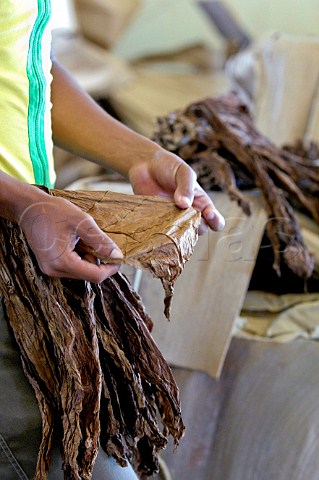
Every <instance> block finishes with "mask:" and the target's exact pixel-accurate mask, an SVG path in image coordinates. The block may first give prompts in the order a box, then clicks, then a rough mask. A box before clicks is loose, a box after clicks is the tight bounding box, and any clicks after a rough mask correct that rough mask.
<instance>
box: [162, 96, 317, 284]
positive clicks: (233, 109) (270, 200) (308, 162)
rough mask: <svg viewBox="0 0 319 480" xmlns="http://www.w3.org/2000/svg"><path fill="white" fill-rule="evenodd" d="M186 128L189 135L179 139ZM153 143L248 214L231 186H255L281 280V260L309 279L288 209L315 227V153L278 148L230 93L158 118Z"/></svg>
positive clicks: (309, 264)
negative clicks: (303, 215) (297, 211)
mask: <svg viewBox="0 0 319 480" xmlns="http://www.w3.org/2000/svg"><path fill="white" fill-rule="evenodd" d="M173 119H175V122H176V129H175V128H174V122H173V121H172V120H173ZM185 119H186V120H185ZM184 123H185V125H186V129H185V130H184V131H185V132H187V135H186V134H185V136H184V138H183V136H182V135H181V132H183V124H184ZM176 133H177V135H176ZM154 139H155V140H156V141H157V142H158V143H160V144H161V145H162V146H164V147H165V148H168V149H169V150H171V151H173V152H175V153H176V154H178V155H180V156H181V157H182V158H184V160H186V161H187V162H188V163H189V164H190V165H191V166H192V167H193V168H194V170H195V171H196V172H197V174H198V180H199V183H201V185H202V186H203V188H204V189H206V190H211V189H215V188H216V187H218V188H220V189H222V190H224V191H226V192H228V194H229V196H230V198H231V199H235V200H237V203H238V204H239V205H240V206H241V207H242V208H243V210H244V211H246V213H248V211H249V204H247V202H245V201H243V197H242V195H241V194H240V192H239V191H238V190H237V188H236V186H235V185H234V177H235V180H236V184H237V187H239V188H251V187H254V186H257V187H259V188H260V190H261V191H262V193H263V195H264V200H265V207H266V209H267V212H268V215H269V222H268V224H267V232H268V235H269V239H270V241H271V244H272V247H273V251H274V264H273V266H274V269H275V270H276V272H277V273H278V275H280V271H281V269H280V263H281V262H282V261H283V262H285V263H286V264H287V266H288V267H289V268H290V269H291V270H292V271H293V272H294V273H295V274H296V275H298V276H300V277H301V278H303V279H308V278H309V277H310V276H311V275H312V272H313V269H314V259H313V256H312V255H311V254H310V253H309V252H308V250H307V248H306V246H305V244H304V242H303V239H302V235H301V231H300V227H299V223H298V220H297V218H296V216H295V214H294V211H293V208H292V206H297V207H300V208H302V209H305V210H306V211H308V212H309V214H310V215H311V216H312V217H313V218H314V220H315V221H317V222H319V168H318V162H317V161H316V160H314V159H313V157H314V156H315V155H316V154H317V152H318V150H316V149H315V148H314V146H312V147H311V155H312V158H311V159H305V158H304V156H298V155H297V154H296V152H297V153H298V149H297V148H296V149H295V151H294V150H293V149H288V148H283V149H280V148H277V147H276V146H275V145H273V144H272V143H271V142H270V140H268V139H267V138H266V137H264V136H263V135H262V134H261V133H260V132H258V131H257V130H256V129H255V127H254V124H253V120H252V118H251V117H250V115H249V113H248V110H247V108H246V106H245V105H244V104H243V103H242V101H241V100H240V99H239V98H238V97H236V96H235V95H232V94H228V95H223V96H221V97H217V98H206V99H204V100H202V101H198V102H194V103H192V104H191V105H189V106H188V107H187V108H185V109H184V110H178V111H176V112H175V113H174V112H173V113H172V112H171V113H170V114H169V115H168V116H167V117H162V118H160V119H159V120H158V123H157V127H156V131H155V134H154ZM298 148H299V152H300V147H298ZM221 159H223V161H224V162H225V163H227V165H228V166H229V168H225V165H224V162H222V161H221Z"/></svg>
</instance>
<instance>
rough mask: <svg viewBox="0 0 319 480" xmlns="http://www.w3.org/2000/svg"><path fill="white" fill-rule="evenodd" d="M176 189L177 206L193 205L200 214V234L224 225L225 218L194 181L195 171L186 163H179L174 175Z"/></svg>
mask: <svg viewBox="0 0 319 480" xmlns="http://www.w3.org/2000/svg"><path fill="white" fill-rule="evenodd" d="M175 181H176V190H175V193H174V200H175V203H176V205H177V206H178V207H180V208H188V207H190V206H191V205H193V207H194V208H196V210H198V211H200V212H201V214H202V220H203V221H202V222H201V225H200V227H199V234H200V235H202V234H203V233H205V232H206V231H207V229H208V228H211V229H212V230H214V231H220V230H222V229H223V228H224V226H225V219H224V217H223V216H222V215H221V214H220V213H219V211H218V210H217V208H216V207H215V205H214V204H213V202H212V201H211V199H210V198H209V196H208V195H207V194H206V193H205V192H204V190H203V189H202V188H201V187H200V186H199V185H198V183H197V182H196V174H195V172H194V171H193V170H192V169H191V168H190V167H189V166H188V165H186V164H184V163H181V164H180V165H179V167H178V169H177V171H176V175H175Z"/></svg>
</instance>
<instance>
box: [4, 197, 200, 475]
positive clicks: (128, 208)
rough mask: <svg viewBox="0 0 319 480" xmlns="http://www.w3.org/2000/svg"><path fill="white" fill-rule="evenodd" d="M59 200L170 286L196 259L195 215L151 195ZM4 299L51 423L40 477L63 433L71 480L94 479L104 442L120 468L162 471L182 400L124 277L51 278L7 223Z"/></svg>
mask: <svg viewBox="0 0 319 480" xmlns="http://www.w3.org/2000/svg"><path fill="white" fill-rule="evenodd" d="M50 193H51V194H54V195H61V196H66V197H67V198H69V199H70V200H71V201H73V202H74V203H76V204H78V205H79V206H80V207H81V208H83V209H84V210H86V211H89V212H90V213H91V214H92V215H93V216H94V217H96V220H97V221H98V223H99V224H100V225H101V226H102V227H103V229H105V230H106V231H107V232H108V233H110V231H111V230H113V231H114V232H115V234H114V235H115V237H113V238H114V239H115V240H116V242H117V243H118V244H119V246H121V248H122V249H123V251H124V256H125V261H128V262H131V261H132V264H135V265H139V266H142V267H143V268H147V269H150V270H151V271H152V273H153V274H155V275H158V276H159V277H160V278H161V279H162V281H163V282H164V283H165V282H168V283H169V282H173V281H174V280H175V279H176V277H177V276H178V274H179V273H180V272H181V270H182V268H183V266H184V263H185V261H186V260H187V259H188V258H189V256H190V255H191V253H192V250H193V247H194V244H195V242H196V239H197V226H198V221H199V215H198V214H197V213H196V212H195V211H193V209H190V210H189V211H180V210H178V209H176V207H174V205H173V204H172V203H170V202H166V201H165V200H164V201H163V200H161V199H158V200H156V199H154V198H152V197H151V198H144V197H133V198H131V197H130V198H128V197H126V196H123V195H118V194H114V195H113V194H110V193H107V194H105V193H95V192H58V191H50ZM113 199H114V200H113ZM152 208H153V209H152ZM148 209H150V210H148ZM148 211H149V212H150V211H152V213H151V216H148V219H147V212H148ZM155 211H156V215H155V214H154V212H155ZM112 219H113V220H112ZM135 219H136V223H135ZM160 219H162V220H160ZM155 223H156V225H157V227H156V228H154V224H155ZM128 225H131V227H129V226H128ZM121 229H122V231H121ZM143 232H144V233H143ZM151 232H153V234H152V233H151ZM110 235H111V233H110ZM159 239H161V240H162V243H161V242H160V241H159ZM141 243H142V247H141ZM171 244H172V245H171ZM133 262H134V263H133ZM0 295H2V296H3V297H4V304H5V310H6V313H7V316H8V319H9V322H10V325H11V327H12V329H13V332H14V334H15V338H16V340H17V343H18V345H19V347H20V351H21V358H22V362H23V366H24V370H25V373H26V375H27V377H28V379H29V381H30V383H31V384H32V386H33V388H34V390H35V393H36V396H37V400H38V403H39V407H40V411H41V415H42V424H43V436H42V444H41V446H40V451H39V456H38V465H37V471H36V474H35V479H36V480H45V479H47V471H48V468H49V464H50V452H51V446H52V436H53V434H54V432H55V431H56V430H59V428H61V427H62V432H63V438H62V440H61V442H62V454H63V462H64V478H65V479H67V480H80V479H84V480H89V479H90V478H91V474H92V469H93V466H94V461H95V458H96V454H97V451H98V447H99V443H100V442H101V445H102V447H103V448H104V449H105V450H106V451H107V452H108V453H109V454H110V455H112V456H114V457H115V458H116V460H117V461H118V462H119V463H120V464H121V465H125V464H126V461H127V460H129V461H130V462H131V463H132V464H133V466H134V467H135V468H136V469H137V470H138V471H140V472H142V473H143V474H146V475H151V474H152V473H154V472H155V471H157V468H158V461H157V452H158V451H159V450H160V449H162V448H164V447H165V446H166V443H167V437H168V435H171V436H172V437H173V439H174V442H175V443H176V444H177V443H178V440H179V439H180V437H181V436H182V435H183V432H184V425H183V422H182V418H181V412H180V403H179V393H178V388H177V386H176V383H175V381H174V378H173V376H172V372H171V370H170V368H169V366H168V365H167V363H166V361H165V360H164V358H163V356H162V355H161V353H160V351H159V350H158V348H157V347H156V345H155V344H154V341H153V339H152V337H151V335H150V333H149V330H148V328H147V325H149V318H148V316H147V314H146V313H145V311H144V307H143V305H142V302H141V299H140V298H139V297H138V295H137V294H136V293H135V292H134V291H133V290H132V288H131V286H130V284H129V283H128V282H127V280H126V278H125V277H124V276H123V275H122V274H120V273H118V274H116V275H114V276H113V277H111V278H109V279H107V280H106V281H104V282H103V283H102V284H99V285H94V284H90V283H88V282H83V281H75V280H68V279H63V280H62V279H55V278H51V277H48V276H46V275H43V274H41V272H40V271H39V269H38V266H37V263H36V261H35V259H34V256H33V253H32V251H31V250H30V249H29V247H28V244H27V241H26V239H25V236H24V234H23V232H22V231H21V229H20V228H19V227H18V226H17V225H14V224H11V223H10V222H7V221H6V220H3V219H0ZM158 412H159V415H160V418H161V422H162V424H163V427H164V428H163V431H162V432H161V431H160V429H159V424H158Z"/></svg>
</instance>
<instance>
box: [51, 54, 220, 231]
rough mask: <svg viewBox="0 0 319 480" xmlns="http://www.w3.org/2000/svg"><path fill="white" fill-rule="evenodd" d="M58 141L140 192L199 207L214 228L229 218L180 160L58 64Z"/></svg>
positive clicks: (54, 116)
mask: <svg viewBox="0 0 319 480" xmlns="http://www.w3.org/2000/svg"><path fill="white" fill-rule="evenodd" d="M52 74H53V84H52V103H53V110H52V122H53V139H54V141H55V143H56V144H57V145H59V146H60V147H62V148H64V149H66V150H68V151H71V152H73V153H76V154H78V155H80V156H81V157H83V158H87V159H89V160H92V161H94V162H95V163H98V164H100V165H102V166H107V167H110V168H113V169H114V170H116V171H118V172H120V173H121V174H122V175H124V176H126V177H127V178H128V179H129V180H130V182H131V184H132V186H133V189H134V192H135V193H138V194H143V195H161V196H165V197H168V198H171V199H174V201H175V203H176V204H177V205H178V206H179V207H180V208H187V207H188V206H190V205H193V206H194V207H195V208H196V209H197V210H199V211H200V212H201V213H202V218H203V219H204V222H205V223H206V224H207V225H208V226H209V227H210V228H212V229H213V230H220V229H221V228H223V226H224V219H223V217H222V216H221V215H220V213H219V212H218V211H217V209H216V208H215V206H214V205H213V203H212V201H211V200H210V198H209V197H208V196H207V194H206V193H205V192H204V191H203V190H202V189H201V187H200V186H199V185H198V183H197V182H196V175H195V173H194V171H193V170H192V169H191V168H190V167H189V166H188V165H187V164H186V163H185V162H184V161H183V160H182V159H181V158H179V157H177V156H176V155H174V154H172V153H170V152H167V151H166V150H164V149H163V148H161V147H160V146H159V145H157V144H156V143H155V142H153V141H151V140H149V139H148V138H146V137H144V136H142V135H139V134H138V133H136V132H134V131H132V130H131V129H129V128H127V127H126V126H125V125H123V124H122V123H120V122H118V121H117V120H115V119H114V118H112V117H111V116H110V115H108V114H107V113H106V112H105V111H104V110H103V109H102V108H100V107H99V106H98V105H97V104H96V102H95V101H94V100H93V99H91V97H90V96H89V95H87V94H86V93H85V92H83V90H82V89H81V88H80V87H79V86H78V85H77V84H76V83H75V82H74V81H73V80H72V78H71V77H70V76H69V74H68V73H67V72H65V71H64V69H63V68H62V67H61V66H60V65H58V64H57V63H56V62H55V61H53V67H52Z"/></svg>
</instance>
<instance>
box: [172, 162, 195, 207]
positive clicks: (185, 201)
mask: <svg viewBox="0 0 319 480" xmlns="http://www.w3.org/2000/svg"><path fill="white" fill-rule="evenodd" d="M196 180H197V178H196V173H195V172H194V170H192V169H191V168H190V167H189V166H188V165H186V164H184V163H181V164H180V165H179V167H178V169H177V171H176V174H175V182H176V190H175V193H174V200H175V203H176V205H177V206H178V207H180V208H188V207H190V206H191V205H192V204H193V200H194V190H195V185H196Z"/></svg>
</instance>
